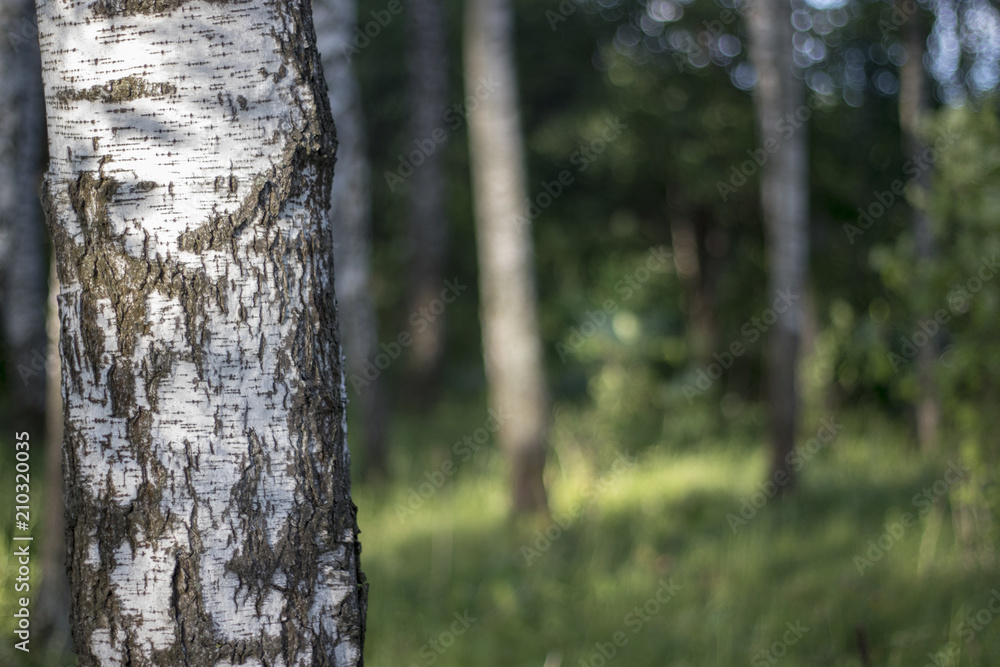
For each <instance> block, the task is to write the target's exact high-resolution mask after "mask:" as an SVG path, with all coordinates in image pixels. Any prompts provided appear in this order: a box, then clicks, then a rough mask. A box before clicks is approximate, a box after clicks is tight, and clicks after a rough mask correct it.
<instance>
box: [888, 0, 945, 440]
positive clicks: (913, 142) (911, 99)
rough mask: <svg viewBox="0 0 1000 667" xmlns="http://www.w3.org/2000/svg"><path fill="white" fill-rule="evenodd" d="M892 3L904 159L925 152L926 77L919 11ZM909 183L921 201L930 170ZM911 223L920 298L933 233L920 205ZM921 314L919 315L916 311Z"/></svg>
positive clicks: (931, 357)
mask: <svg viewBox="0 0 1000 667" xmlns="http://www.w3.org/2000/svg"><path fill="white" fill-rule="evenodd" d="M897 5H898V6H899V9H900V11H902V12H903V15H904V16H906V17H907V18H906V22H905V23H904V24H903V28H902V30H903V34H902V38H903V44H904V45H905V46H906V62H905V63H903V66H902V67H901V68H900V72H899V127H900V130H901V131H902V135H903V137H902V139H903V141H902V143H903V153H904V154H905V155H906V159H907V160H914V159H916V158H917V156H919V155H920V154H921V153H923V152H924V150H925V149H926V148H927V146H926V145H925V143H924V141H923V139H922V138H921V136H920V122H921V120H922V119H923V118H924V117H925V116H926V114H927V113H928V111H929V109H928V107H929V104H930V100H929V98H928V93H927V75H926V73H925V72H924V53H925V52H926V50H927V49H926V46H925V44H926V42H927V31H926V28H925V23H924V20H923V16H922V14H921V12H920V11H907V9H906V7H904V6H903V3H902V2H901V1H900V0H897ZM914 185H915V186H916V187H917V189H918V190H919V191H920V192H921V193H922V195H923V196H924V197H926V196H927V195H928V194H929V193H930V188H931V172H930V170H929V169H924V170H922V171H921V172H920V173H919V174H918V175H917V177H916V182H915V183H914ZM910 217H911V220H912V221H913V237H914V241H915V245H916V257H915V261H916V262H917V265H918V268H917V275H918V276H920V277H921V278H920V282H921V283H923V284H922V285H918V286H917V287H916V290H915V291H916V292H917V293H918V294H925V293H926V292H927V289H926V280H925V279H924V277H926V272H924V271H922V270H921V268H920V266H921V265H925V264H926V263H927V262H928V261H929V260H931V259H932V258H933V257H934V235H933V232H932V231H931V224H930V220H929V218H928V215H927V210H926V203H921V202H916V203H911V204H910ZM921 315H922V313H921ZM937 353H938V344H937V339H935V338H931V339H930V340H928V341H927V344H926V345H924V346H923V347H921V348H920V350H919V351H918V352H917V364H916V365H917V380H918V386H919V392H920V395H919V397H918V399H917V441H918V443H919V444H920V448H921V449H923V450H924V451H931V450H933V449H935V448H936V446H937V434H938V424H939V422H940V421H941V402H940V399H939V398H938V394H937V387H936V386H935V383H934V365H935V364H936V363H937Z"/></svg>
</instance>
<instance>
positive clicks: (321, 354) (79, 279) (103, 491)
mask: <svg viewBox="0 0 1000 667" xmlns="http://www.w3.org/2000/svg"><path fill="white" fill-rule="evenodd" d="M38 8H39V11H38V13H39V42H40V45H41V51H42V63H43V78H44V83H45V101H46V109H47V112H48V124H49V142H50V155H51V160H50V163H49V172H48V174H47V178H46V183H45V189H44V194H43V202H44V205H45V208H46V213H47V216H48V220H49V227H50V231H51V233H52V236H53V241H54V246H55V251H56V258H57V264H58V273H59V280H60V283H61V286H62V287H61V294H60V296H59V312H60V320H61V354H62V380H63V400H64V403H65V440H64V449H65V456H66V460H65V471H66V485H65V491H66V503H67V509H66V523H67V527H66V533H67V540H68V549H69V552H70V558H71V562H70V572H71V575H70V576H71V581H70V585H71V594H72V612H71V622H72V631H73V639H74V644H75V650H76V653H77V655H78V657H79V660H80V664H81V665H85V666H90V665H102V666H103V667H106V666H108V665H289V666H290V665H337V666H341V665H352V666H353V665H360V664H362V657H361V651H362V644H363V638H364V615H365V606H366V589H365V587H364V578H363V575H362V574H361V572H360V570H359V551H360V545H359V543H358V541H357V527H356V522H355V509H354V507H353V505H352V503H351V499H350V477H349V465H348V463H349V453H348V450H347V442H346V438H345V419H344V417H345V412H344V405H345V390H344V374H343V368H342V365H341V353H340V343H339V339H338V334H337V313H336V306H335V301H334V294H333V266H332V259H331V257H332V248H331V245H332V243H331V237H330V223H329V219H328V216H327V210H326V209H327V206H328V204H329V194H330V179H331V175H332V166H333V165H332V163H333V152H334V147H335V139H334V130H333V124H332V121H331V118H330V111H329V104H328V102H327V91H326V88H325V85H324V84H323V78H322V68H321V66H320V63H319V57H318V55H317V52H316V48H315V39H316V38H315V33H314V31H313V26H312V17H311V13H310V9H309V5H308V3H307V2H303V1H301V0H278V1H276V2H274V3H266V4H265V3H244V2H236V1H234V2H228V3H222V2H199V1H185V0H164V1H162V2H152V1H142V0H100V1H98V2H95V3H80V2H71V1H70V0H40V1H39V4H38Z"/></svg>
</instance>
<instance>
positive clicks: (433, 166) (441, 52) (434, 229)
mask: <svg viewBox="0 0 1000 667" xmlns="http://www.w3.org/2000/svg"><path fill="white" fill-rule="evenodd" d="M409 10H410V12H409V20H410V41H409V51H408V58H407V61H408V64H409V82H410V84H409V85H410V91H409V92H410V135H411V136H412V137H413V139H414V141H419V140H428V139H430V140H431V141H432V145H433V146H434V150H433V151H429V152H428V151H424V156H425V157H424V161H423V163H422V164H421V165H420V166H418V167H416V169H415V170H414V173H413V175H412V176H410V179H409V181H410V183H409V197H410V207H409V211H410V215H409V235H410V267H409V277H410V282H409V294H408V301H409V307H408V308H407V312H408V313H417V312H420V311H421V309H426V308H427V307H428V305H429V304H431V303H432V302H433V301H434V300H435V299H438V298H439V295H440V294H441V290H442V284H443V281H444V262H445V255H446V253H445V251H446V247H447V239H448V220H447V218H446V216H445V199H444V193H445V176H444V146H443V145H439V144H438V143H437V141H435V140H434V139H433V135H434V133H435V132H443V131H444V129H443V128H442V126H441V115H442V113H443V112H444V110H445V105H446V104H447V99H448V59H447V50H446V33H445V14H444V5H443V3H442V2H441V0H410V2H409ZM418 150H419V149H418ZM445 316H446V314H441V315H439V316H437V317H434V318H425V319H424V320H422V325H421V326H419V327H416V328H414V330H413V346H412V348H411V354H410V359H411V364H410V376H411V377H410V383H411V391H409V392H407V394H408V395H410V396H418V397H422V400H421V402H422V403H427V402H429V401H432V400H433V399H434V396H435V394H436V389H437V388H438V381H439V373H440V370H441V362H442V360H443V358H444V345H445Z"/></svg>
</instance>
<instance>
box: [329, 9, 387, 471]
mask: <svg viewBox="0 0 1000 667" xmlns="http://www.w3.org/2000/svg"><path fill="white" fill-rule="evenodd" d="M357 10H358V8H357V2H356V0H319V1H318V2H316V3H315V4H314V7H313V11H314V13H315V20H316V34H317V39H318V40H319V50H320V53H321V54H322V56H323V71H324V72H325V73H326V80H327V83H328V84H329V88H330V107H331V110H332V112H333V120H334V122H335V123H336V124H337V136H338V140H339V144H338V146H337V178H335V179H334V181H333V189H332V193H331V201H332V206H331V209H330V217H331V219H332V221H333V238H334V250H333V254H334V257H335V258H336V262H335V264H336V280H337V300H338V303H339V304H340V313H341V330H342V331H343V337H344V355H345V357H346V359H347V371H348V374H349V376H350V377H351V379H352V381H351V383H350V391H353V392H354V394H355V397H356V399H357V400H358V402H359V403H360V405H361V419H362V422H363V424H364V434H365V455H364V457H363V458H362V464H363V470H362V474H363V475H364V476H365V477H368V478H370V479H384V478H385V477H386V475H387V472H388V461H387V451H386V442H385V438H386V420H387V414H386V408H385V391H384V385H383V383H382V381H381V379H380V378H378V377H376V378H375V379H373V380H367V379H364V378H365V362H367V361H369V360H371V359H372V358H373V357H374V356H375V354H376V352H377V351H378V349H377V346H378V318H377V316H376V314H375V303H374V298H373V296H372V292H371V254H372V238H371V237H372V221H371V187H370V171H371V167H370V166H369V163H368V147H367V143H366V134H365V122H364V115H363V114H362V111H361V92H360V90H359V89H358V82H357V78H356V77H355V75H354V66H353V64H352V53H353V51H352V49H353V42H354V29H355V26H356V25H357V14H358V11H357Z"/></svg>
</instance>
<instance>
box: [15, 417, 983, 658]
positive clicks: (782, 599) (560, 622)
mask: <svg viewBox="0 0 1000 667" xmlns="http://www.w3.org/2000/svg"><path fill="white" fill-rule="evenodd" d="M626 412H627V411H626ZM728 413H729V414H728V415H727V419H723V418H722V416H720V415H718V414H709V413H706V412H703V411H699V410H697V409H690V410H688V409H685V410H678V411H676V413H675V414H665V415H663V414H660V415H656V416H650V415H649V413H648V412H647V413H644V414H641V415H640V414H632V415H629V414H624V415H622V414H618V415H606V414H602V413H599V412H598V411H596V410H595V409H594V408H592V407H581V406H579V405H576V404H563V405H560V406H559V407H557V409H556V411H555V419H554V423H553V427H552V432H551V442H552V448H553V450H552V456H551V460H550V466H549V471H548V472H549V475H550V476H549V479H548V485H549V488H550V492H551V499H550V500H551V509H552V515H553V516H552V518H551V519H534V520H529V521H513V520H511V519H510V517H509V511H508V510H509V503H508V500H507V493H506V484H505V481H504V472H503V460H502V458H501V457H500V456H499V455H498V454H497V452H496V449H495V445H494V443H493V438H492V436H490V438H489V439H488V441H487V439H486V434H487V433H488V429H489V427H490V426H492V424H493V422H491V421H490V419H489V414H488V413H487V411H486V409H485V407H484V406H483V405H482V404H481V403H480V404H464V405H455V404H450V405H445V406H443V407H441V408H439V409H438V410H437V411H435V413H434V414H433V415H431V416H430V417H429V418H428V417H423V418H419V419H418V418H417V417H414V416H405V415H403V416H401V417H399V418H398V419H397V420H395V422H394V426H393V429H392V442H391V451H392V452H393V455H392V469H393V471H394V477H395V481H393V482H391V483H387V484H381V485H378V486H373V485H369V484H365V483H358V482H356V483H355V489H354V498H355V502H356V504H357V505H358V508H359V517H358V519H359V524H360V526H361V531H362V533H361V541H362V545H363V552H362V566H363V569H364V571H365V572H366V575H367V578H368V581H369V585H370V589H369V590H370V593H369V596H370V597H369V610H368V629H367V638H366V651H365V653H366V665H368V667H425V666H426V667H429V666H430V665H437V666H443V667H469V666H471V665H475V666H477V667H490V666H496V667H511V666H516V667H521V666H524V667H580V666H590V667H603V666H604V665H612V664H619V665H623V666H628V667H647V666H648V667H667V666H674V667H681V666H686V667H707V666H711V665H718V666H724V667H729V666H731V665H746V664H749V665H751V667H759V666H764V665H776V664H784V665H789V666H793V665H817V666H818V665H823V666H831V667H833V666H836V667H849V666H857V667H862V666H863V665H866V664H871V665H884V666H892V667H894V666H899V667H904V666H905V667H914V666H916V667H920V666H923V665H935V666H938V665H941V666H944V665H947V666H949V667H960V666H983V667H985V666H987V665H990V666H992V665H995V664H996V656H998V655H1000V618H996V617H997V616H1000V577H998V576H997V574H998V571H997V568H996V565H995V564H994V563H995V561H993V560H992V558H993V553H992V551H989V552H987V551H979V552H977V551H975V549H970V548H961V547H960V546H959V544H958V540H957V539H956V531H955V530H954V528H953V518H952V517H953V511H952V507H953V506H954V505H955V503H956V502H957V499H958V498H960V497H961V494H962V493H963V489H964V487H965V480H966V479H967V474H966V473H965V472H964V469H963V465H964V462H963V461H961V460H960V458H958V457H957V455H956V456H954V457H948V456H944V455H943V456H941V457H936V458H933V459H927V458H924V457H920V456H918V455H917V454H916V453H915V451H914V449H913V447H912V444H911V443H910V442H909V441H908V440H907V438H906V437H905V436H904V435H903V432H902V431H901V430H900V429H899V428H897V427H895V426H894V425H893V424H890V423H888V422H886V421H885V420H884V419H883V418H880V417H877V416H872V415H866V414H851V415H847V416H846V417H843V416H837V417H834V416H827V417H822V416H819V417H817V418H816V419H812V420H809V419H807V423H806V424H805V425H804V426H803V431H804V432H806V433H813V434H815V439H814V440H811V441H810V439H809V438H804V439H803V442H802V444H801V445H800V451H801V454H802V458H801V459H799V460H798V465H799V466H800V467H801V470H800V477H799V480H798V484H797V486H796V488H795V490H794V492H793V493H791V494H787V495H784V496H782V495H781V494H777V493H775V491H776V490H777V489H776V486H777V485H767V484H765V483H764V482H763V481H762V480H765V479H766V476H767V461H768V457H767V454H766V451H765V449H764V447H763V445H762V444H761V443H762V432H763V431H762V427H761V423H762V417H761V414H760V410H759V408H756V407H752V406H743V407H739V408H735V409H734V408H732V406H730V409H729V410H728ZM508 417H509V418H514V416H512V415H511V416H508ZM357 440H359V438H355V437H353V436H352V441H355V442H356V441H357ZM477 440H478V441H483V442H482V443H480V442H477ZM354 446H355V448H357V449H360V446H359V445H357V444H355V445H354ZM12 449H13V448H12V447H11V448H5V449H4V452H5V454H4V457H3V458H2V459H0V461H2V467H0V476H3V479H6V477H7V476H12V473H13V470H12V461H8V460H7V459H8V458H12V457H8V456H7V455H6V454H7V452H8V450H12ZM360 455H361V452H360V451H359V452H358V454H357V455H356V456H360ZM10 486H11V485H10V484H8V483H6V482H5V483H4V484H3V485H2V487H0V488H10ZM36 495H37V492H36ZM4 506H6V507H10V505H9V504H8V503H6V502H5V503H4ZM7 514H13V512H9V513H5V515H4V516H2V517H0V638H2V639H0V664H4V665H8V664H9V665H25V666H32V667H33V665H35V664H38V665H46V666H47V667H52V666H54V665H57V664H72V663H71V662H58V661H53V660H52V657H51V656H49V657H48V658H45V659H43V657H42V655H41V654H40V653H39V652H35V653H34V654H33V655H31V656H23V655H22V654H20V652H15V651H12V650H11V647H12V646H13V644H14V642H15V641H16V639H15V636H14V634H13V633H14V619H13V616H12V614H13V611H14V610H15V607H14V605H15V604H16V595H15V593H14V590H13V585H14V579H15V576H16V567H17V564H16V560H15V558H14V557H13V554H12V553H11V552H12V549H13V546H12V544H13V543H12V541H11V535H12V533H11V528H12V526H13V517H12V516H7ZM974 537H975V536H974ZM980 537H981V536H980ZM33 589H34V585H33ZM862 644H863V645H864V646H865V649H862V648H861V646H860V645H862ZM862 650H865V651H867V652H868V653H869V654H870V663H867V662H864V661H863V659H862ZM28 657H30V658H32V659H33V660H35V662H31V661H29V660H26V659H24V658H28ZM12 661H13V662H12Z"/></svg>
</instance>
